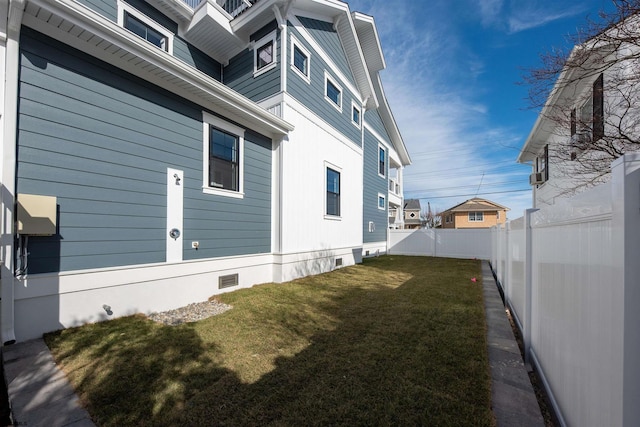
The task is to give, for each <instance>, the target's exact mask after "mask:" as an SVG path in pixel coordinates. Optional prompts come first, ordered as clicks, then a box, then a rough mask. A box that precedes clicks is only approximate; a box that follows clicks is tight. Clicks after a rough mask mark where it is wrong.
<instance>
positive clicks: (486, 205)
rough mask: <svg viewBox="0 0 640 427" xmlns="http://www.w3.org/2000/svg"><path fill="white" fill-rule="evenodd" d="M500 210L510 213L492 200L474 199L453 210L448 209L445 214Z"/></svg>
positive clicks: (456, 206)
mask: <svg viewBox="0 0 640 427" xmlns="http://www.w3.org/2000/svg"><path fill="white" fill-rule="evenodd" d="M500 210H505V211H508V210H510V209H509V208H507V207H506V206H502V205H499V204H498V203H495V202H492V201H490V200H487V199H481V198H479V197H474V198H473V199H469V200H465V201H464V202H462V203H460V204H458V205H455V206H454V207H452V208H449V209H446V210H445V211H444V212H488V211H500Z"/></svg>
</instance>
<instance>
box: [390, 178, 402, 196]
mask: <svg viewBox="0 0 640 427" xmlns="http://www.w3.org/2000/svg"><path fill="white" fill-rule="evenodd" d="M389 191H390V192H391V193H393V194H395V195H396V196H400V195H401V192H400V184H398V182H397V181H396V180H395V179H393V178H390V179H389Z"/></svg>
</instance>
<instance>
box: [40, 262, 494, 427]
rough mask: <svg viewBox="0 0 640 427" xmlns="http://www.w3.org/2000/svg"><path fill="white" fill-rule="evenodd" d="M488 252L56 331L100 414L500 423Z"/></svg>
mask: <svg viewBox="0 0 640 427" xmlns="http://www.w3.org/2000/svg"><path fill="white" fill-rule="evenodd" d="M479 274H480V262H479V261H474V260H455V259H443V258H424V257H396V256H393V257H392V256H386V257H380V258H376V259H369V260H365V262H364V263H363V265H357V266H352V267H346V268H342V269H340V270H336V271H334V272H331V273H327V274H322V275H318V276H313V277H306V278H304V279H299V280H295V281H292V282H289V283H283V284H266V285H260V286H255V287H253V288H251V289H244V290H239V291H236V292H232V293H228V294H224V295H221V296H220V297H219V298H220V300H221V302H223V303H225V304H230V305H232V306H233V310H229V311H227V312H225V313H223V314H220V315H218V316H214V317H211V318H208V319H206V320H201V321H198V322H193V323H187V324H183V325H179V326H173V327H170V326H164V325H160V324H158V323H155V322H152V321H151V320H149V319H147V318H145V316H141V315H139V316H132V317H127V318H121V319H116V320H112V321H109V322H104V323H98V324H93V325H86V326H83V327H80V328H74V329H67V330H64V331H60V332H57V333H54V334H48V335H46V336H45V341H46V342H47V344H48V345H49V347H50V348H51V350H52V353H53V355H54V358H55V360H56V362H57V363H58V364H59V365H60V366H61V367H62V368H63V370H64V371H65V373H66V374H67V376H68V377H69V379H70V381H71V383H72V384H73V386H74V387H75V389H76V391H77V392H78V394H79V396H80V398H81V400H82V402H83V403H84V405H85V407H86V408H87V409H88V411H89V413H90V414H91V416H92V418H93V420H94V421H95V422H96V424H98V425H99V426H127V425H136V426H138V425H142V426H144V425H154V426H162V425H167V426H169V425H256V426H257V425H276V426H280V425H281V426H288V425H476V426H493V425H495V420H494V417H493V414H492V412H491V397H490V396H491V395H490V375H489V366H488V358H487V344H486V326H485V320H484V319H485V317H484V309H483V301H482V287H480V286H473V285H471V283H472V282H471V281H470V278H471V277H477V276H478V275H479Z"/></svg>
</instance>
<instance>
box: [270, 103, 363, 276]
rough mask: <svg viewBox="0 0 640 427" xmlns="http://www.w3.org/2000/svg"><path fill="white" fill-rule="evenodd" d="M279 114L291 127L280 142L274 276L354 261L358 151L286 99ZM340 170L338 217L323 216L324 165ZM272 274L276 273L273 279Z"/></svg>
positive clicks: (359, 192) (357, 225) (359, 244)
mask: <svg viewBox="0 0 640 427" xmlns="http://www.w3.org/2000/svg"><path fill="white" fill-rule="evenodd" d="M284 119H285V120H287V121H289V122H291V123H295V124H296V129H295V130H294V131H293V132H292V133H291V134H290V135H289V138H288V140H287V141H285V142H284V143H283V144H282V158H281V161H282V170H283V173H282V176H281V180H282V182H281V206H282V212H281V215H282V227H283V228H282V241H281V250H280V253H281V254H282V256H283V258H282V264H283V265H282V275H281V277H280V278H279V279H280V280H289V279H291V278H294V277H300V276H302V275H303V274H302V273H319V272H322V271H327V270H328V269H331V268H332V267H333V266H334V265H332V264H334V263H335V259H336V258H342V260H343V265H349V264H353V263H355V262H359V260H360V259H359V258H360V249H361V248H362V228H361V227H362V226H361V224H362V176H363V175H362V150H361V149H360V148H359V147H357V146H355V145H354V144H353V142H352V141H350V140H348V139H346V138H344V137H343V136H342V135H341V134H339V133H338V132H337V131H335V130H334V129H333V128H331V127H329V126H328V125H326V124H323V122H322V121H321V120H319V119H318V118H317V117H314V115H313V113H311V112H310V111H309V110H308V109H306V107H304V106H303V105H302V104H300V103H298V102H296V101H295V100H294V99H293V98H288V101H287V105H286V106H285V109H284ZM327 166H330V167H332V168H334V169H336V170H338V171H340V185H341V188H340V205H341V207H340V217H339V218H329V217H327V216H326V215H325V212H326V211H325V198H326V182H325V180H326V176H325V175H326V167H327ZM276 279H278V278H276Z"/></svg>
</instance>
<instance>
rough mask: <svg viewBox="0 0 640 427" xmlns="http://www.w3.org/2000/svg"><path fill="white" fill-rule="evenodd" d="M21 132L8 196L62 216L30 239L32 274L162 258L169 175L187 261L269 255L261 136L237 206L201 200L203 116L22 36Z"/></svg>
mask: <svg viewBox="0 0 640 427" xmlns="http://www.w3.org/2000/svg"><path fill="white" fill-rule="evenodd" d="M18 123H19V127H18V171H17V189H16V190H17V192H18V193H28V194H42V195H50V196H56V197H57V203H58V209H59V213H58V234H57V235H56V236H51V237H32V238H31V239H30V243H29V252H30V256H29V272H30V273H42V272H56V271H68V270H76V269H87V268H100V267H111V266H123V265H132V264H144V263H153V262H163V261H165V240H166V236H165V235H166V230H165V229H166V210H167V207H166V203H167V201H166V197H167V196H166V173H167V172H166V169H167V167H172V168H178V169H181V170H184V174H185V200H184V214H185V224H184V225H185V226H184V228H185V229H184V231H183V233H184V234H183V235H184V236H185V243H184V246H185V247H184V250H185V258H206V257H209V256H227V255H241V254H242V255H245V254H254V253H262V252H269V251H270V248H271V242H270V224H271V217H270V211H269V210H270V206H271V199H270V197H271V187H270V182H271V181H270V177H271V175H270V173H271V172H270V165H271V151H270V140H268V139H266V138H265V137H262V136H260V135H257V134H254V133H253V132H251V131H248V132H247V137H246V141H245V153H246V154H245V155H246V159H245V171H246V173H245V193H246V194H245V198H244V199H242V200H237V199H233V201H230V199H228V198H223V197H219V196H214V195H208V194H203V193H202V167H203V160H202V156H203V153H202V110H201V108H200V107H198V106H197V105H195V104H193V103H191V102H189V101H186V100H183V99H181V98H179V97H177V96H176V95H174V94H171V93H169V92H166V91H164V90H163V89H161V88H159V87H157V86H153V85H151V84H149V83H147V82H145V81H143V80H141V79H138V78H136V77H134V76H132V75H129V74H127V73H125V72H123V71H121V70H118V69H116V68H115V67H112V66H111V65H109V64H106V63H104V62H101V61H99V60H97V59H95V58H92V57H90V56H88V55H86V54H84V53H81V52H79V51H76V50H74V49H72V48H70V47H68V46H65V45H63V44H61V43H59V42H57V41H55V40H52V39H50V38H48V37H46V36H44V35H42V34H39V33H37V32H35V31H33V30H31V29H28V28H23V29H22V35H21V63H20V99H19V122H18ZM229 218H237V219H238V222H237V223H230V222H229ZM247 230H252V231H254V233H253V238H250V237H247V236H246V233H247ZM234 231H238V233H239V234H241V235H242V236H244V237H242V238H240V239H235V236H234V235H233V234H234ZM199 236H202V237H199ZM192 238H196V239H197V240H199V241H200V247H201V248H202V250H200V251H194V250H192V249H191V247H190V239H192ZM213 247H215V248H217V249H216V250H215V251H210V250H208V249H209V248H213Z"/></svg>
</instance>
